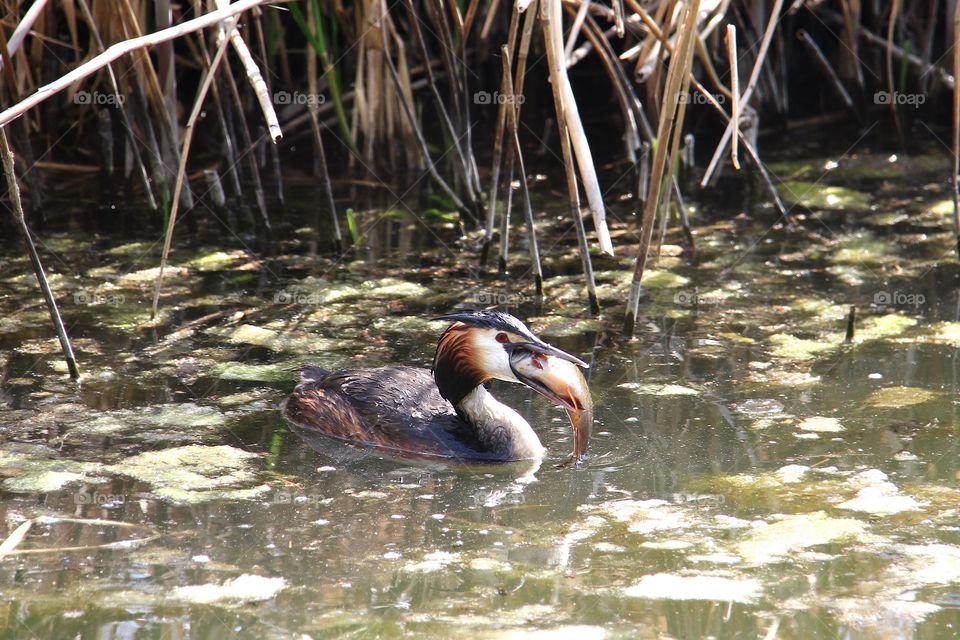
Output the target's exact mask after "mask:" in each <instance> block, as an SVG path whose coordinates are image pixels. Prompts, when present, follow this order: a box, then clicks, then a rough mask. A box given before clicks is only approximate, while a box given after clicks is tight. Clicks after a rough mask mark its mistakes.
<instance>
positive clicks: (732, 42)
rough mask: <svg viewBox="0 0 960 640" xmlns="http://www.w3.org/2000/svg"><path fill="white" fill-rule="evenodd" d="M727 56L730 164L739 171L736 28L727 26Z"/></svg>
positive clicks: (738, 93) (738, 71)
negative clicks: (730, 136)
mask: <svg viewBox="0 0 960 640" xmlns="http://www.w3.org/2000/svg"><path fill="white" fill-rule="evenodd" d="M726 43H727V56H728V59H729V61H730V94H731V96H732V100H730V123H731V124H732V125H733V136H732V138H731V140H730V162H732V163H733V167H734V169H736V170H737V171H740V158H739V157H738V156H737V147H738V146H739V145H738V143H739V142H740V135H739V134H740V75H739V74H740V68H739V65H738V64H737V27H736V26H734V25H732V24H728V25H727V39H726Z"/></svg>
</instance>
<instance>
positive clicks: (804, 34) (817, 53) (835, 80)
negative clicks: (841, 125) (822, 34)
mask: <svg viewBox="0 0 960 640" xmlns="http://www.w3.org/2000/svg"><path fill="white" fill-rule="evenodd" d="M797 39H798V40H800V42H802V43H803V44H804V46H805V47H807V49H809V50H810V53H811V54H813V59H814V60H816V61H817V65H818V66H819V67H820V70H821V71H823V73H824V74H825V75H826V76H827V79H828V80H830V86H832V87H833V89H834V91H836V92H837V95H838V96H840V99H841V100H843V104H844V105H846V107H847V109H849V110H850V113H852V114H853V117H854V118H856V119H857V120H859V119H860V114H859V113H857V107H856V105H855V104H854V102H853V98H852V97H851V96H850V93H849V92H848V91H847V88H846V87H844V86H843V81H842V80H841V79H840V76H838V75H837V72H836V70H835V69H834V68H833V64H832V63H831V62H830V61H829V60H828V59H827V56H826V55H825V54H824V53H823V50H822V49H821V48H820V45H818V44H817V41H816V40H814V39H813V36H811V35H810V33H809V32H808V31H807V30H806V29H800V30H799V31H797Z"/></svg>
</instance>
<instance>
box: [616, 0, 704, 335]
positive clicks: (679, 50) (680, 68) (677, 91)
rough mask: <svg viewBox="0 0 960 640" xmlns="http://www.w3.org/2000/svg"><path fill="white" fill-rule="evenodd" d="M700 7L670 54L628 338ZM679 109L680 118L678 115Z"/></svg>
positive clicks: (695, 3) (679, 123) (693, 8)
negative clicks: (668, 144)
mask: <svg viewBox="0 0 960 640" xmlns="http://www.w3.org/2000/svg"><path fill="white" fill-rule="evenodd" d="M699 9H700V0H692V1H691V2H690V4H688V5H687V8H686V16H685V18H684V21H683V25H682V27H681V28H680V38H679V40H678V42H677V46H676V48H675V49H674V53H673V55H672V56H671V57H670V67H669V69H668V70H667V80H666V85H665V87H664V91H663V102H662V104H661V105H660V121H659V122H658V123H657V140H656V149H655V151H654V157H653V166H652V171H651V174H650V188H649V190H648V191H647V200H646V202H645V203H644V211H643V222H642V225H643V227H642V230H641V233H642V235H641V237H640V250H639V252H638V253H637V260H636V262H635V264H634V270H633V280H632V281H631V283H630V295H629V298H628V300H627V312H626V315H625V316H624V320H623V332H624V334H625V335H626V336H627V337H633V333H634V329H635V327H636V318H637V312H638V310H639V307H640V281H641V280H642V279H643V270H644V267H645V265H646V262H647V254H648V253H649V251H650V241H651V239H652V238H653V222H654V217H655V214H656V211H657V207H658V206H659V204H660V197H661V192H662V189H661V185H662V184H663V178H664V174H665V172H666V160H667V143H668V140H669V139H670V133H671V131H673V130H674V127H676V128H677V129H681V128H682V127H683V120H682V118H683V114H684V112H683V107H684V106H685V105H683V104H680V95H681V92H682V91H683V89H684V87H685V86H686V85H688V84H689V78H690V67H691V66H692V63H693V55H692V53H693V42H694V40H695V39H696V24H697V12H698V11H699ZM678 112H679V118H678V119H676V118H677V114H678Z"/></svg>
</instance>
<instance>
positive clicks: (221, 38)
mask: <svg viewBox="0 0 960 640" xmlns="http://www.w3.org/2000/svg"><path fill="white" fill-rule="evenodd" d="M224 42H226V43H228V44H229V42H230V39H229V38H227V37H226V32H225V31H224V30H223V29H222V28H221V29H218V31H217V46H218V47H220V46H223V43H224ZM224 64H225V66H226V67H227V71H228V72H227V73H224V74H222V75H221V80H222V81H223V83H224V84H225V85H226V88H227V91H228V92H229V94H230V100H228V101H226V104H225V105H224V106H225V108H227V109H230V108H231V107H232V108H233V111H234V113H236V116H237V123H236V126H235V127H234V131H238V132H239V133H240V142H241V143H242V144H243V148H242V150H241V153H240V160H242V161H245V162H246V164H247V170H248V173H249V177H250V182H251V183H252V187H253V197H254V201H255V202H256V203H257V211H259V212H260V221H261V222H262V223H263V228H264V229H265V230H266V232H267V234H271V233H272V232H273V229H272V225H271V224H270V213H269V211H268V210H267V197H266V194H265V193H264V191H263V181H262V180H261V179H260V167H259V165H258V164H257V155H256V153H254V147H255V146H256V143H255V142H254V140H253V137H252V136H251V135H250V127H249V126H248V124H247V115H246V113H244V111H243V109H241V108H240V106H241V105H242V104H243V102H242V100H241V99H240V89H239V88H238V87H237V83H236V81H235V80H234V79H233V74H232V73H230V72H229V70H230V59H229V58H226V59H224Z"/></svg>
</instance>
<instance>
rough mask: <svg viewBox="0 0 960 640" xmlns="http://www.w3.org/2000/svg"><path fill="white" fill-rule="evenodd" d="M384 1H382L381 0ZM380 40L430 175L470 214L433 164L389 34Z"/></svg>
mask: <svg viewBox="0 0 960 640" xmlns="http://www.w3.org/2000/svg"><path fill="white" fill-rule="evenodd" d="M381 1H382V0H381ZM383 15H384V17H386V5H383ZM380 38H381V42H382V51H383V60H384V61H385V62H386V66H387V69H388V70H389V72H390V76H391V77H392V78H393V84H394V87H395V89H396V91H397V94H398V96H397V98H398V99H399V102H400V104H401V106H402V107H403V111H404V113H405V114H406V116H407V120H408V122H409V123H410V127H411V129H412V130H413V132H414V138H415V139H416V141H417V145H418V146H419V148H420V154H421V156H422V157H423V160H424V162H426V165H427V171H428V172H429V173H430V176H431V177H432V178H433V180H434V181H435V182H436V183H437V186H439V187H440V189H442V190H443V192H444V193H445V194H446V195H447V197H448V198H450V200H451V201H452V202H453V204H454V206H455V207H457V209H459V210H460V211H461V212H468V211H469V209H467V207H466V206H465V205H464V204H463V201H462V200H461V199H460V197H459V196H458V195H457V194H456V192H454V190H453V189H451V188H450V185H449V184H447V181H446V180H444V179H443V177H442V176H441V175H440V173H439V172H438V171H437V167H436V165H435V164H434V162H433V159H432V158H431V157H430V149H429V147H428V146H427V140H426V138H424V136H423V131H421V129H420V126H419V124H418V123H417V118H416V115H415V113H414V110H413V101H412V99H410V98H408V97H407V96H406V95H404V87H403V84H402V83H401V81H400V76H399V74H398V73H397V68H396V66H395V65H394V64H393V58H392V57H391V55H390V52H389V48H388V46H387V33H386V30H385V29H381V30H380Z"/></svg>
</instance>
